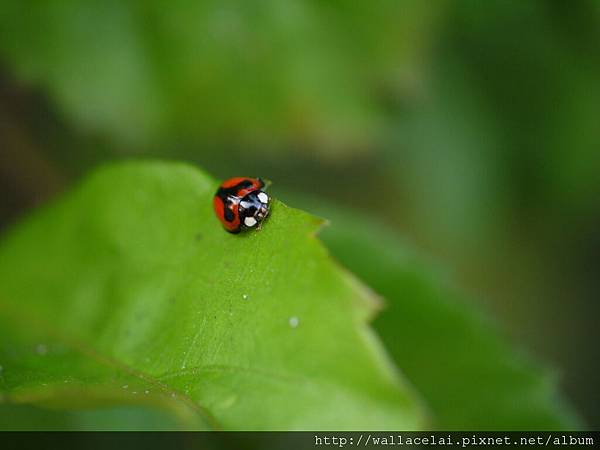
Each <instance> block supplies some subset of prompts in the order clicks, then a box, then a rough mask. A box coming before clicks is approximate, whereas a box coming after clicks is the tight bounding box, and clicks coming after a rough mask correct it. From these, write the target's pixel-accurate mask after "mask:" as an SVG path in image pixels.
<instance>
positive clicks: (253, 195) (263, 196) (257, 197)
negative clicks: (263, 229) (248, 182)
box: [239, 190, 271, 228]
mask: <svg viewBox="0 0 600 450" xmlns="http://www.w3.org/2000/svg"><path fill="white" fill-rule="evenodd" d="M270 206H271V199H270V197H269V196H268V195H267V193H266V192H264V191H261V190H256V191H253V192H250V193H249V194H247V195H245V196H244V198H242V200H241V201H240V206H239V215H240V222H241V224H242V226H243V227H244V228H260V224H261V222H262V221H263V220H264V219H265V218H266V217H267V215H268V214H269V208H270Z"/></svg>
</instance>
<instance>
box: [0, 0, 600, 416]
mask: <svg viewBox="0 0 600 450" xmlns="http://www.w3.org/2000/svg"><path fill="white" fill-rule="evenodd" d="M147 156H158V157H163V158H168V159H182V160H187V161H191V162H194V163H198V164H200V165H202V166H203V167H204V168H206V169H208V170H209V171H211V172H212V173H213V174H214V175H216V176H218V177H221V178H226V177H229V176H237V175H251V176H253V175H259V176H262V177H265V178H268V179H271V180H273V181H274V185H273V188H272V192H273V193H274V194H275V195H276V196H279V197H280V198H282V199H283V200H285V199H286V196H287V195H288V194H287V193H289V195H290V198H291V197H294V198H295V197H296V196H297V195H298V194H302V195H308V196H319V197H320V198H322V199H325V200H327V201H329V202H331V203H334V204H336V203H337V204H340V205H342V206H344V207H350V208H354V209H357V210H362V211H363V212H366V213H368V214H370V215H373V216H376V217H377V218H379V219H381V220H382V221H384V222H386V223H387V224H388V225H389V226H391V227H394V228H395V229H397V231H398V232H399V233H401V234H403V235H405V236H407V237H408V238H409V239H410V240H412V241H414V242H416V243H417V245H418V247H419V248H421V249H422V251H423V253H424V254H427V255H431V256H432V257H433V258H434V259H437V260H439V261H441V262H443V263H444V265H445V267H447V268H448V269H449V271H450V272H451V274H452V276H453V277H454V278H455V279H456V280H458V282H459V284H460V286H461V287H462V289H463V290H464V291H465V292H467V293H469V294H470V295H471V296H472V297H474V298H476V299H478V300H479V301H481V302H482V303H484V308H485V309H487V310H488V311H489V312H490V313H491V314H492V315H493V316H495V317H497V318H498V319H499V320H500V321H501V322H502V323H503V326H504V327H505V329H507V330H508V331H509V332H510V334H511V336H512V338H513V340H514V341H515V342H517V343H519V344H520V345H522V346H524V347H525V348H527V349H529V350H530V351H531V352H532V353H534V354H537V355H540V356H541V359H543V360H545V361H548V362H551V363H553V364H554V365H556V366H557V367H558V368H559V370H560V372H561V374H562V380H563V385H564V390H565V391H566V393H567V396H568V397H569V398H570V399H571V400H572V402H573V403H574V404H575V406H576V407H577V408H578V410H579V411H580V412H581V413H582V414H583V416H584V419H585V420H586V421H587V423H588V426H590V427H591V428H598V426H599V425H600V396H599V391H598V387H597V384H598V383H597V371H598V369H599V367H598V366H599V361H600V351H599V350H598V342H599V338H600V332H599V331H598V325H597V320H598V317H599V312H600V306H599V304H598V300H599V293H600V281H599V280H600V2H598V1H592V0H590V1H584V0H581V1H574V2H563V1H558V0H557V1H534V0H529V1H526V2H523V1H508V0H506V1H490V2H480V1H475V0H471V1H469V0H463V1H436V2H422V1H384V0H376V1H371V2H357V1H354V2H352V1H350V2H342V1H329V2H319V1H308V0H304V1H287V0H285V1H282V0H263V1H243V0H238V1H207V2H193V1H189V0H176V1H171V2H161V1H159V0H152V1H144V2H118V1H111V0H107V1H100V0H96V1H76V0H68V1H67V0H65V1H61V2H35V1H4V2H2V4H1V5H0V183H1V184H0V192H1V197H0V226H2V227H3V228H6V227H7V226H9V225H10V224H11V223H14V222H15V221H16V220H17V219H18V218H19V217H20V216H22V215H23V214H24V213H26V212H27V211H28V210H30V209H31V208H33V207H34V206H35V205H37V204H39V203H40V202H43V201H45V200H47V199H48V198H50V197H52V196H54V195H55V194H56V193H58V192H60V191H62V190H64V189H66V187H68V186H69V185H71V184H72V183H73V182H74V181H75V180H77V179H78V178H79V177H81V176H82V175H83V174H84V173H86V172H87V171H88V170H89V169H91V168H92V167H94V166H96V165H97V164H99V163H102V162H104V161H109V160H114V159H119V158H132V157H147ZM299 197H301V195H300V196H299ZM294 206H299V207H302V205H301V204H300V205H298V204H294Z"/></svg>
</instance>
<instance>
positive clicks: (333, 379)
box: [0, 162, 423, 429]
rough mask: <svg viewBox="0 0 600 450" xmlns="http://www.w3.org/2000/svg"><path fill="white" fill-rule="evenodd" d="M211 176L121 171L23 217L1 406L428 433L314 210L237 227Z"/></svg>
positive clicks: (8, 307)
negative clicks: (233, 230) (228, 227)
mask: <svg viewBox="0 0 600 450" xmlns="http://www.w3.org/2000/svg"><path fill="white" fill-rule="evenodd" d="M216 186H217V183H215V182H214V180H212V179H211V178H210V177H208V176H206V175H205V174H203V173H201V172H199V171H198V170H196V169H193V168H191V167H189V166H186V165H179V164H173V163H159V162H148V163H139V162H138V163H127V164H121V165H117V166H112V167H108V168H104V169H102V170H100V171H98V172H97V173H95V174H94V175H93V176H91V177H90V178H88V179H87V180H86V181H85V182H83V184H82V185H80V186H79V187H77V188H76V189H75V190H74V191H72V192H71V193H69V194H68V195H66V196H65V197H63V198H62V199H60V200H59V201H57V202H56V203H54V204H52V205H50V206H49V207H47V208H45V209H44V210H42V211H39V212H38V213H37V214H35V215H34V216H33V217H31V218H30V219H29V220H27V221H26V222H25V223H23V224H21V225H19V226H18V227H16V228H15V229H14V230H13V232H12V233H11V234H10V235H9V236H8V237H6V238H5V239H4V241H3V242H2V245H1V247H0V286H1V288H0V366H1V370H0V399H1V400H4V401H5V402H8V403H12V404H23V405H37V406H43V407H46V408H53V409H62V410H76V409H90V408H100V407H110V408H127V407H132V408H136V407H148V408H151V409H159V410H161V411H166V412H167V413H168V414H170V415H171V416H172V417H175V418H176V419H177V421H178V423H179V424H180V425H179V426H180V427H181V428H186V429H203V428H209V429H216V428H222V429H415V428H420V427H422V426H423V416H422V413H421V408H420V407H419V404H418V403H417V402H416V401H415V399H414V396H413V395H412V394H411V392H410V390H409V389H408V387H407V386H406V384H405V383H403V382H402V379H401V378H400V377H399V375H398V374H397V373H396V371H395V370H394V368H393V366H392V365H391V363H390V361H389V360H388V358H387V357H386V354H385V352H384V351H383V350H382V347H381V345H380V344H379V342H378V340H377V338H376V337H375V335H374V334H373V332H372V331H371V330H370V328H369V327H368V326H367V321H368V320H369V319H370V318H371V317H372V316H373V313H374V308H375V305H376V302H375V301H374V298H373V297H372V295H371V294H370V293H369V291H367V290H366V289H365V288H364V286H362V285H361V284H360V283H359V282H358V281H357V280H356V279H354V278H353V276H351V275H350V274H349V273H347V272H345V271H344V270H342V269H341V268H340V267H339V266H337V265H336V264H335V263H333V262H332V261H331V259H330V258H329V256H328V255H327V252H326V251H325V249H324V248H323V246H322V245H321V244H320V243H319V241H318V240H317V239H316V238H315V236H314V235H315V233H316V231H317V230H318V228H319V226H320V221H319V220H317V219H315V218H314V217H312V216H310V215H308V214H306V213H303V212H301V211H298V210H295V209H292V208H288V207H287V206H285V205H284V204H282V203H280V202H275V203H274V205H273V210H272V214H271V217H270V218H269V219H268V221H267V222H266V224H265V225H264V227H263V229H262V230H261V231H259V232H252V233H247V234H243V235H231V234H228V233H226V232H225V231H224V230H223V229H222V228H221V225H220V223H219V222H218V221H217V220H216V218H215V217H214V214H213V211H212V195H213V193H214V191H215V189H216ZM59 428H60V427H59ZM134 428H135V426H134Z"/></svg>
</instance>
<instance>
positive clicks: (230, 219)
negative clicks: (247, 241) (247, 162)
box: [213, 177, 271, 233]
mask: <svg viewBox="0 0 600 450" xmlns="http://www.w3.org/2000/svg"><path fill="white" fill-rule="evenodd" d="M264 187H265V182H264V181H263V180H261V179H260V178H247V177H235V178H230V179H228V180H226V181H224V182H223V183H221V186H219V189H217V192H216V193H215V197H214V199H213V206H214V208H215V213H216V214H217V217H218V218H219V220H220V221H221V223H222V224H223V226H224V227H225V229H226V230H227V231H229V232H230V233H239V232H240V231H242V230H246V229H249V228H257V229H258V228H260V225H261V223H262V221H263V220H264V219H265V217H267V215H268V214H269V208H270V206H271V198H270V197H269V196H268V195H267V194H266V193H265V192H264V191H263V190H262V188H264Z"/></svg>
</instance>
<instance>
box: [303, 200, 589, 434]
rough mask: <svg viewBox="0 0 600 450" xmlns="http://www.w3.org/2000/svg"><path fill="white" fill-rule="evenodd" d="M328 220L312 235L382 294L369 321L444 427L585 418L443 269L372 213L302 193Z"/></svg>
mask: <svg viewBox="0 0 600 450" xmlns="http://www.w3.org/2000/svg"><path fill="white" fill-rule="evenodd" d="M297 200H298V202H299V203H304V204H305V205H306V206H309V205H310V208H309V209H311V210H314V211H317V212H322V213H323V214H327V216H328V217H330V218H331V226H330V227H326V228H324V230H323V232H322V233H320V235H319V237H320V238H321V239H322V240H323V242H324V243H325V244H326V245H327V247H328V249H329V250H330V251H331V252H332V254H333V256H335V257H336V258H337V259H339V260H340V261H341V262H342V263H343V264H344V265H345V266H346V267H347V268H349V269H350V270H352V271H353V272H354V273H355V274H356V275H357V276H358V277H359V278H361V279H362V280H363V281H365V282H366V283H368V284H369V286H370V287H371V288H373V289H374V290H375V291H376V292H377V293H378V294H380V295H382V296H383V297H384V299H385V301H386V307H385V309H384V310H383V311H382V312H381V313H380V314H379V315H378V317H377V318H376V320H375V322H374V324H373V325H374V327H375V329H376V330H377V332H378V333H379V335H380V337H381V338H382V340H383V342H384V344H385V345H386V348H387V349H388V350H389V352H390V353H391V355H392V357H393V358H394V361H395V362H396V364H397V365H398V367H400V368H402V371H403V373H404V374H405V375H406V377H407V378H408V380H409V381H410V382H411V383H412V385H413V386H415V388H416V390H417V391H418V392H419V393H420V394H421V395H422V397H423V398H424V400H425V403H426V404H427V406H428V408H429V412H430V415H431V417H432V427H433V428H434V429H442V430H550V429H574V428H580V427H581V426H582V425H581V423H580V422H579V419H578V417H577V416H576V414H575V413H574V412H573V410H572V409H571V407H570V405H569V404H568V403H566V402H565V401H564V399H563V398H562V397H561V395H559V393H558V389H557V376H556V374H555V373H554V372H552V371H549V370H547V369H545V368H542V367H541V366H540V365H539V364H537V363H535V362H533V361H532V359H531V358H530V357H528V356H527V355H524V354H523V353H522V352H521V351H518V350H516V349H514V348H513V347H511V345H509V343H508V342H507V340H506V338H504V337H503V336H502V335H501V333H500V332H499V330H498V328H499V327H498V326H497V324H495V323H494V322H493V321H491V320H490V319H489V318H488V317H486V316H484V315H483V314H482V313H481V312H480V311H478V310H477V308H476V307H475V305H473V304H471V303H470V302H468V301H466V300H465V298H464V296H463V295H461V294H460V293H459V292H458V291H457V289H456V288H455V287H453V286H452V284H451V283H449V282H448V280H447V279H446V277H445V276H443V274H442V272H441V271H439V270H438V269H436V268H434V266H433V265H432V264H431V263H430V262H427V261H425V259H424V258H423V257H420V256H419V255H418V253H417V252H416V251H415V250H414V249H413V248H412V246H411V245H410V244H408V243H407V242H405V241H403V240H402V239H400V238H399V237H398V236H397V235H396V234H395V233H393V232H392V231H390V230H389V229H388V228H386V227H385V226H383V225H382V224H380V223H378V222H377V221H375V220H372V219H367V218H365V217H363V216H360V215H358V214H356V213H354V212H349V211H344V210H340V209H339V208H337V207H332V206H331V205H326V204H325V205H324V204H322V203H319V202H316V201H314V200H309V199H304V200H302V199H297Z"/></svg>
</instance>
